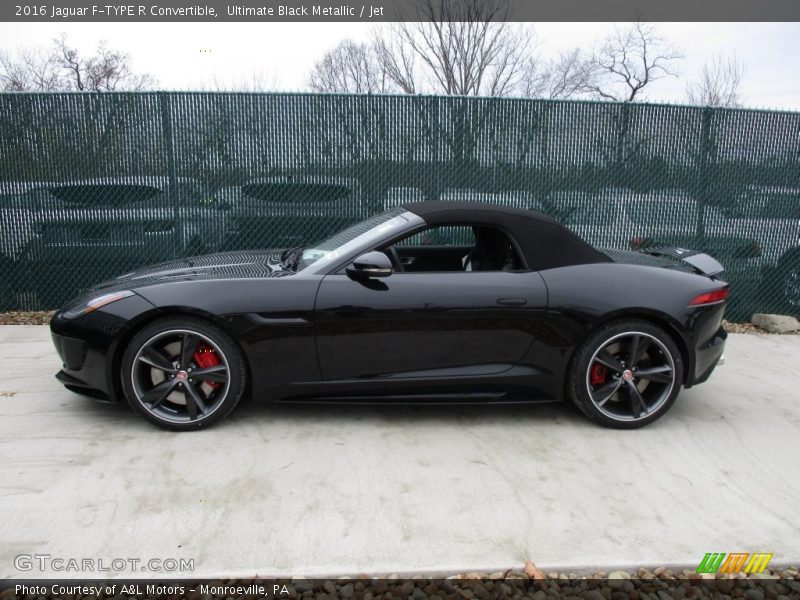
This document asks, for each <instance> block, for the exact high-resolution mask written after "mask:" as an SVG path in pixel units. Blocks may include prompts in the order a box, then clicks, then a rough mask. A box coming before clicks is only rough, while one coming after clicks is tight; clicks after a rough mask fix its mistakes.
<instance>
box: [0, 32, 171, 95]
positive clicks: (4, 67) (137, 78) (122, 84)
mask: <svg viewBox="0 0 800 600" xmlns="http://www.w3.org/2000/svg"><path fill="white" fill-rule="evenodd" d="M154 84H155V80H154V79H153V77H151V76H150V75H147V74H142V73H137V72H135V71H134V70H133V67H132V65H131V58H130V55H128V54H127V53H126V52H122V51H120V50H115V49H113V48H110V47H109V46H108V44H107V43H106V42H100V44H99V45H98V46H97V48H96V50H95V52H94V54H91V55H84V54H82V53H81V52H80V51H79V50H78V49H77V48H75V47H74V46H72V45H71V44H70V43H69V41H68V40H67V37H66V36H65V35H61V37H59V38H58V39H56V40H54V42H53V45H52V46H51V47H50V48H49V49H44V48H21V49H19V50H17V51H16V52H14V53H9V52H5V53H1V54H0V87H1V89H2V90H3V91H6V92H36V91H40V92H41V91H44V92H58V91H61V92H63V91H79V92H83V91H90V92H106V91H121V90H143V89H148V88H150V87H152V86H153V85H154Z"/></svg>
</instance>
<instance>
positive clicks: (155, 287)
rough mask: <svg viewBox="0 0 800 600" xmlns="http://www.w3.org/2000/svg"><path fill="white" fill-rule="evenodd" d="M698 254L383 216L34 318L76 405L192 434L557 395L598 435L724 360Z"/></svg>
mask: <svg viewBox="0 0 800 600" xmlns="http://www.w3.org/2000/svg"><path fill="white" fill-rule="evenodd" d="M721 271H722V267H721V265H720V264H719V263H718V262H716V261H715V260H714V259H713V258H712V257H710V256H708V255H706V254H700V253H695V252H692V251H690V250H684V249H676V248H654V249H651V250H649V251H647V252H628V251H619V250H615V251H601V250H598V249H595V248H593V247H592V246H590V245H589V244H587V243H586V242H584V241H583V240H582V239H580V238H579V237H577V236H576V235H575V234H573V233H572V232H570V231H569V230H568V229H566V228H565V227H563V226H562V225H560V224H559V223H558V222H556V221H554V220H553V219H551V218H549V217H547V216H545V215H543V214H540V213H537V212H533V211H527V210H520V209H514V208H508V207H502V206H496V205H488V204H478V203H460V202H423V203H415V204H407V205H404V206H400V207H397V208H394V209H391V210H388V211H386V212H383V213H381V214H377V215H375V216H372V217H370V218H368V219H366V220H364V221H362V222H360V223H357V224H355V225H353V226H351V227H348V228H347V229H345V230H343V231H341V232H339V233H337V234H336V235H334V236H332V237H330V238H328V239H326V240H322V241H320V242H318V243H315V244H312V245H309V246H305V247H298V248H291V249H288V250H263V251H248V252H229V253H224V254H213V255H208V256H201V257H196V258H187V259H182V260H177V261H174V262H168V263H164V264H161V265H157V266H154V267H150V268H145V269H143V270H140V271H137V272H134V273H128V274H126V275H122V276H120V277H118V278H117V279H114V280H112V281H109V282H106V283H103V284H101V285H99V286H97V287H95V288H94V289H92V290H91V291H90V292H89V293H87V294H86V295H84V296H83V297H80V298H77V299H75V300H74V301H73V302H70V303H69V304H68V306H66V308H64V309H62V310H61V311H59V312H58V313H56V315H55V316H54V317H53V319H52V322H51V329H52V334H53V341H54V343H55V346H56V349H57V351H58V353H59V355H60V356H61V359H62V362H63V370H62V371H60V372H59V373H58V374H57V378H58V380H59V381H61V383H63V384H64V386H65V387H66V388H67V389H69V390H72V391H75V392H77V393H80V394H83V395H86V396H90V397H93V398H97V399H101V400H109V401H116V400H120V399H123V398H124V399H125V400H127V402H128V403H129V404H130V406H131V407H132V408H133V409H134V410H135V411H136V412H138V413H139V414H141V415H142V416H143V417H144V418H146V419H148V420H149V421H151V422H152V423H155V424H156V425H159V426H162V427H165V428H168V429H176V430H191V429H198V428H201V427H205V426H208V425H211V424H212V423H215V422H217V421H219V420H220V419H222V418H223V417H225V416H226V415H228V414H229V413H230V412H231V411H232V410H233V409H234V407H235V406H236V404H237V403H238V402H239V400H240V399H241V398H242V397H243V396H244V395H248V396H249V397H252V398H253V399H265V400H269V401H273V402H347V403H353V402H377V403H404V402H413V403H489V402H534V401H549V400H561V399H569V400H571V401H572V402H574V403H575V404H576V405H577V406H578V408H579V409H580V410H581V411H583V412H584V413H585V414H586V415H587V416H588V417H590V418H591V419H593V420H594V421H597V422H598V423H601V424H603V425H606V426H610V427H618V428H633V427H640V426H642V425H646V424H648V423H651V422H653V421H655V420H656V419H658V418H659V417H661V416H662V415H663V414H664V413H665V412H666V411H667V410H668V409H669V408H670V406H671V405H672V404H673V402H674V401H675V398H676V397H677V395H678V392H679V390H680V388H681V387H691V386H693V385H696V384H698V383H702V382H704V381H705V380H706V379H707V378H708V377H709V375H710V374H711V372H712V371H713V370H714V368H715V367H716V365H717V364H718V363H719V362H720V360H721V358H722V354H723V348H724V345H725V337H726V334H725V331H724V330H723V329H722V325H721V323H722V317H723V313H724V310H725V303H726V298H727V295H728V285H727V284H726V283H725V282H724V281H720V280H719V279H718V275H719V274H720V272H721Z"/></svg>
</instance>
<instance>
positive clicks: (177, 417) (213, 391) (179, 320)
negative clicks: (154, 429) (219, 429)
mask: <svg viewBox="0 0 800 600" xmlns="http://www.w3.org/2000/svg"><path fill="white" fill-rule="evenodd" d="M121 370H122V372H121V376H122V387H123V390H124V392H125V397H126V399H127V401H128V404H130V406H131V408H133V410H135V411H136V412H137V413H139V414H140V415H142V416H143V417H144V418H145V419H147V420H148V421H150V422H151V423H154V424H156V425H158V426H159V427H163V428H165V429H171V430H175V431H189V430H194V429H200V428H202V427H207V426H209V425H211V424H213V423H216V422H217V421H219V420H221V419H223V418H224V417H226V416H227V415H228V414H230V412H231V411H232V410H233V409H234V408H235V407H236V404H237V403H238V402H239V399H240V398H241V396H242V393H243V391H244V387H245V378H246V368H245V363H244V357H243V356H242V352H241V350H240V349H239V347H238V346H237V345H236V343H235V342H234V341H233V339H231V337H230V336H229V335H228V334H227V333H225V332H224V331H222V330H221V329H219V328H218V327H216V326H214V325H212V324H210V323H208V322H207V321H204V320H202V319H197V318H194V317H169V318H165V319H160V320H158V321H155V322H153V323H151V324H150V325H147V326H146V327H144V328H143V329H142V330H141V331H140V332H139V333H137V334H136V335H135V336H134V337H133V339H132V340H131V342H130V343H129V344H128V347H127V348H126V350H125V353H124V354H123V357H122V369H121Z"/></svg>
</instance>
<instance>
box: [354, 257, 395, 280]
mask: <svg viewBox="0 0 800 600" xmlns="http://www.w3.org/2000/svg"><path fill="white" fill-rule="evenodd" d="M345 271H346V272H347V274H348V275H350V276H351V277H357V278H369V277H388V276H389V275H391V274H392V261H391V260H389V257H388V256H386V255H385V254H384V253H383V252H378V251H374V252H367V253H366V254H362V255H361V256H359V257H358V258H356V259H355V260H354V261H353V263H352V264H351V265H349V266H348V267H347V268H346V269H345Z"/></svg>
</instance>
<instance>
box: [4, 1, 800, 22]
mask: <svg viewBox="0 0 800 600" xmlns="http://www.w3.org/2000/svg"><path fill="white" fill-rule="evenodd" d="M475 1H476V0H359V1H355V2H354V1H352V0H330V2H328V3H325V2H319V1H314V0H145V1H144V2H142V0H139V2H137V1H136V0H4V1H3V2H1V3H0V22H51V23H52V22H69V21H84V22H92V21H98V22H110V21H113V22H158V21H164V22H181V21H185V22H215V21H217V22H271V21H275V22H291V21H294V22H332V23H336V22H347V21H350V22H374V23H378V22H387V21H423V20H428V19H429V18H430V17H429V15H430V10H429V9H428V8H427V6H428V5H433V6H434V11H436V12H437V14H440V15H441V14H442V13H441V12H438V10H437V8H436V7H441V6H442V5H443V4H444V5H445V6H448V5H450V6H452V5H456V4H458V3H462V4H473V3H474V2H475ZM487 1H488V2H491V1H492V0H487ZM495 2H498V3H502V4H504V5H505V4H507V7H504V9H503V10H502V11H499V12H497V13H494V15H495V16H494V18H498V15H500V18H502V19H504V20H508V21H520V22H532V21H551V22H553V21H562V22H570V21H572V22H577V21H600V22H606V21H638V20H640V21H673V22H674V21H683V22H705V21H711V22H777V21H783V22H794V21H800V1H798V0H495ZM506 8H507V10H506ZM444 13H445V14H444V17H440V18H439V20H453V21H460V20H467V19H463V18H459V15H463V14H464V12H463V10H461V9H458V8H455V9H454V10H452V12H449V15H450V16H448V11H447V10H445V11H444ZM478 18H479V19H480V17H478ZM468 20H473V19H468Z"/></svg>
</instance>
